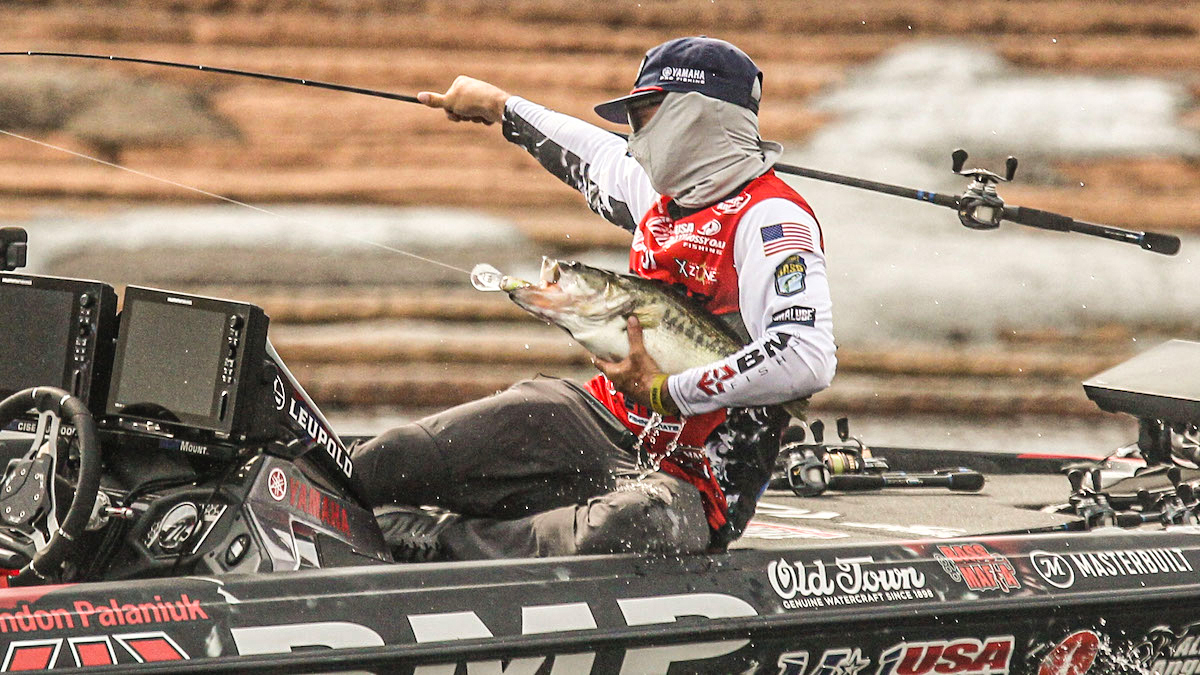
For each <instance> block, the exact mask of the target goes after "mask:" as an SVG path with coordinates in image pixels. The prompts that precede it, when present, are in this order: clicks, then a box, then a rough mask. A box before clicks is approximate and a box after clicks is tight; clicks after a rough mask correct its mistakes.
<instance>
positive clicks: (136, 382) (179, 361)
mask: <svg viewBox="0 0 1200 675" xmlns="http://www.w3.org/2000/svg"><path fill="white" fill-rule="evenodd" d="M125 311H126V312H129V313H130V314H129V320H128V324H127V326H128V328H127V329H125V328H123V330H127V331H128V332H127V334H126V335H123V336H122V337H121V339H122V342H124V343H125V351H124V355H123V360H122V362H121V367H120V375H119V376H120V378H121V379H120V381H119V382H118V383H117V388H116V389H117V398H116V401H115V403H116V405H117V406H119V407H123V408H125V409H127V410H128V409H131V408H133V407H135V406H136V407H137V409H139V410H140V412H139V414H145V413H146V412H147V411H153V410H161V409H163V408H165V409H166V411H168V412H170V413H171V415H172V416H178V415H191V416H195V417H209V416H211V415H212V408H213V399H214V392H215V391H216V390H217V387H218V382H219V381H220V376H221V356H222V354H221V348H222V346H223V345H224V336H225V332H224V331H225V321H226V315H225V313H224V312H212V311H207V310H203V309H198V308H196V307H186V306H177V305H170V304H162V303H156V302H130V303H127V306H126V307H125ZM145 416H147V417H152V418H156V419H163V417H162V416H161V415H159V414H153V413H151V414H145ZM165 421H175V420H172V419H166V420H165Z"/></svg>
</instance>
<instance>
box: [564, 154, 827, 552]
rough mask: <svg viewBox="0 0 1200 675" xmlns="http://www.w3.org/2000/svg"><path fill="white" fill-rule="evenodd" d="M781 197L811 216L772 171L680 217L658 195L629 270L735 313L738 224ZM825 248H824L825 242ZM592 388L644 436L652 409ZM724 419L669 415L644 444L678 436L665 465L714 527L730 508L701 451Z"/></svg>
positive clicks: (603, 382)
mask: <svg viewBox="0 0 1200 675" xmlns="http://www.w3.org/2000/svg"><path fill="white" fill-rule="evenodd" d="M777 197H778V198H783V199H787V200H788V201H790V202H793V203H795V204H797V205H798V206H800V207H801V208H803V209H804V210H805V211H807V212H809V214H812V208H811V207H809V205H808V203H807V202H805V201H804V198H803V197H801V196H800V195H799V194H797V193H796V191H795V190H792V188H791V187H789V186H788V185H787V184H786V183H784V182H783V181H782V180H780V179H779V178H778V177H777V176H776V175H775V172H774V171H768V172H767V173H765V174H763V175H762V176H760V177H758V178H756V179H755V180H753V181H751V182H750V183H749V184H748V185H747V186H746V187H745V189H743V190H742V192H741V193H739V194H738V195H737V196H736V197H733V198H731V199H727V200H725V201H723V202H718V203H716V204H714V205H712V206H710V207H708V208H705V209H701V210H700V211H697V212H696V213H692V214H690V215H687V216H685V217H682V218H679V219H678V220H672V218H671V216H670V214H669V213H668V211H667V204H668V202H669V201H670V199H669V198H667V197H661V198H660V199H659V201H658V202H656V203H655V204H654V206H653V207H651V208H650V210H649V211H647V212H646V215H645V216H643V218H642V221H641V223H640V224H639V225H638V228H637V231H636V232H634V235H633V245H632V247H631V249H630V253H629V270H630V271H631V272H632V273H634V274H636V275H637V276H640V277H644V278H647V279H657V280H659V281H662V282H665V283H667V284H670V285H677V286H682V287H683V290H684V291H685V292H686V293H687V295H689V296H692V297H694V298H696V299H697V300H699V301H700V302H702V303H703V304H704V306H705V307H706V308H707V309H708V310H709V311H711V312H712V313H714V314H728V313H730V312H737V311H739V303H738V279H737V271H736V269H735V267H734V260H733V245H734V240H735V234H736V232H737V227H738V223H739V222H740V220H741V218H742V214H744V213H745V212H746V210H747V209H749V208H750V207H751V206H752V205H754V204H756V203H758V202H761V201H763V200H766V199H771V198H777ZM821 247H822V249H823V248H824V242H821ZM587 387H588V390H589V391H590V392H591V393H592V395H594V396H595V397H596V398H597V399H598V400H599V401H600V402H601V403H602V404H604V407H606V408H608V409H609V410H610V411H611V412H612V413H613V414H614V415H616V416H617V419H619V420H621V422H622V423H623V424H624V425H625V426H626V428H628V429H629V430H630V431H632V432H633V433H635V434H639V435H640V434H641V433H642V432H643V430H644V429H645V426H646V424H647V423H648V421H649V417H650V414H651V412H650V410H649V409H648V408H646V407H644V406H641V405H639V404H637V403H633V402H627V401H626V400H625V396H624V395H623V394H621V393H620V392H618V391H616V389H614V388H613V386H612V383H611V382H609V381H608V378H606V377H604V376H603V375H597V376H596V377H595V378H593V379H592V380H591V381H589V382H588V383H587ZM724 421H725V411H724V410H717V411H714V412H710V413H705V414H703V415H697V416H694V417H689V418H686V419H682V420H681V419H680V418H678V417H673V416H672V417H667V418H665V419H664V420H663V422H662V424H660V425H659V427H658V428H657V430H653V431H651V432H650V434H649V435H648V436H647V438H646V439H645V442H644V445H643V447H644V449H645V450H646V451H647V452H649V453H650V454H651V455H655V456H660V457H661V456H662V455H664V454H665V453H666V452H667V448H668V446H669V445H670V443H671V441H673V440H677V446H678V447H677V448H676V449H675V450H674V451H673V452H671V454H670V455H669V456H667V457H665V458H664V459H663V461H662V465H661V469H662V470H663V471H664V472H666V473H669V474H671V475H673V476H676V477H678V478H681V479H683V480H686V481H688V482H689V483H691V484H692V485H694V486H696V488H697V489H698V490H699V491H700V494H701V497H702V499H703V502H704V510H705V514H706V515H707V516H708V523H709V526H710V527H712V528H713V529H717V528H720V527H721V526H722V525H724V524H725V521H726V517H725V514H726V512H727V507H726V502H725V495H724V493H723V492H722V491H721V488H720V486H719V485H718V484H717V481H716V478H715V477H714V476H713V474H712V470H711V467H710V466H709V462H708V458H707V456H706V455H705V454H704V451H703V448H704V446H705V443H706V441H707V439H708V436H709V435H710V434H711V433H712V432H713V430H714V429H716V428H717V427H718V426H720V424H721V423H722V422H724Z"/></svg>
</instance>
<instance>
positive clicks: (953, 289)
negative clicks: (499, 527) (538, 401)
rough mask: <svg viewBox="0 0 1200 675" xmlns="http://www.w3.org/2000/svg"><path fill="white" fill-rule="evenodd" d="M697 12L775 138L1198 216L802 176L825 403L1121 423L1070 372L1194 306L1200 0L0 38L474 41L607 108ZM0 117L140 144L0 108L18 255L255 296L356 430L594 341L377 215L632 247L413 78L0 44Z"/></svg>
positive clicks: (1146, 337) (391, 71)
mask: <svg viewBox="0 0 1200 675" xmlns="http://www.w3.org/2000/svg"><path fill="white" fill-rule="evenodd" d="M683 34H707V35H711V36H714V37H721V38H724V39H728V40H730V41H732V42H735V43H736V44H738V45H739V46H741V47H742V48H743V49H745V50H746V51H747V52H748V53H749V54H751V55H752V56H753V57H754V58H755V60H756V61H757V62H758V64H759V65H760V66H761V67H762V69H763V70H764V71H765V73H766V79H765V92H764V105H763V110H762V114H761V123H762V129H763V135H764V137H766V138H771V139H776V140H780V141H781V142H783V143H784V144H785V145H786V146H787V147H788V149H789V154H788V155H787V156H786V157H785V161H789V162H792V163H796V164H802V165H805V166H810V167H812V168H818V169H824V170H829V171H837V172H843V173H850V174H853V175H858V176H863V177H866V178H872V179H876V180H883V181H888V182H894V183H899V184H903V185H908V186H911V187H919V188H926V189H933V190H939V191H946V192H951V193H955V192H959V191H961V190H962V189H963V188H964V187H965V184H966V182H965V181H964V180H962V179H960V178H958V177H955V176H953V175H951V174H950V172H949V154H950V151H951V150H952V149H954V148H955V147H964V148H966V149H968V150H969V151H971V159H970V160H969V161H968V164H971V165H976V164H979V165H983V166H986V167H989V168H994V169H998V168H999V167H1000V166H1001V165H1002V163H1003V158H1004V156H1005V155H1007V154H1010V153H1011V154H1014V155H1016V156H1017V157H1019V158H1020V160H1021V163H1022V164H1021V168H1020V169H1019V170H1018V173H1017V181H1016V182H1015V183H1014V184H1012V185H1005V186H1002V187H1001V195H1002V196H1003V197H1004V198H1005V199H1006V200H1007V201H1008V202H1009V203H1012V204H1020V205H1025V206H1030V207H1036V208H1043V209H1049V210H1054V211H1058V212H1061V213H1066V214H1069V215H1072V216H1075V217H1076V218H1080V219H1086V220H1092V221H1095V222H1103V223H1110V224H1114V225H1119V226H1122V227H1128V228H1133V229H1153V230H1158V231H1165V232H1171V233H1174V234H1178V235H1180V236H1181V237H1183V238H1184V250H1183V252H1182V253H1181V254H1180V255H1179V256H1176V257H1174V258H1166V257H1163V256H1158V255H1155V254H1151V253H1148V252H1144V251H1140V250H1138V249H1137V248H1135V247H1132V246H1128V245H1122V244H1117V243H1112V242H1105V241H1100V240H1091V239H1090V238H1085V237H1082V236H1079V235H1064V234H1055V233H1042V232H1037V231H1019V230H1018V227H1019V226H1015V225H1007V226H1005V227H1004V228H1002V229H1001V230H1000V231H999V232H972V231H967V230H965V229H964V228H962V227H961V226H960V225H959V224H958V222H957V218H956V217H955V214H954V213H953V212H951V211H949V210H946V209H939V208H936V207H933V206H930V205H927V204H920V203H916V202H908V201H906V200H901V199H898V198H894V197H886V196H880V195H874V194H871V193H866V192H862V191H858V190H852V189H849V188H845V187H840V186H831V185H824V184H819V183H816V182H813V181H810V180H805V179H795V180H793V181H792V183H793V185H795V186H796V187H797V189H799V190H800V191H801V193H802V194H805V195H806V196H807V197H808V198H809V200H810V201H811V202H812V203H813V205H814V207H815V208H816V210H817V213H818V216H819V217H820V218H821V220H822V223H823V225H824V227H825V230H826V237H827V245H828V252H829V259H830V266H831V275H832V279H833V284H834V293H835V307H836V309H837V313H836V314H835V327H836V332H837V334H838V337H839V342H840V352H839V362H840V366H839V374H838V378H837V380H836V381H835V383H834V386H833V387H832V388H831V389H829V390H828V391H826V392H824V393H822V394H820V395H818V396H817V397H815V398H814V401H813V403H814V408H815V410H816V411H818V414H820V415H821V416H830V417H832V416H834V415H841V414H850V415H851V416H852V417H853V418H856V419H860V420H863V424H865V425H866V426H865V429H864V427H863V426H861V425H860V426H859V427H858V430H859V431H864V433H866V435H867V436H868V438H867V440H868V441H869V442H870V441H875V442H884V443H889V442H905V443H914V444H921V445H938V444H943V445H944V444H966V445H975V446H995V447H1010V446H1011V445H1013V444H1014V443H1017V441H1015V440H1014V439H1015V438H1017V437H1020V438H1021V439H1023V440H1021V441H1020V444H1021V445H1022V447H1029V448H1036V449H1046V450H1051V449H1055V448H1058V447H1061V445H1056V443H1058V442H1060V441H1061V442H1066V443H1067V444H1068V445H1070V444H1072V443H1074V444H1076V445H1081V444H1096V443H1099V444H1102V445H1103V444H1111V443H1115V442H1117V441H1118V440H1120V439H1125V440H1132V437H1129V438H1125V437H1126V436H1129V434H1130V430H1131V429H1132V427H1131V425H1130V423H1129V421H1128V420H1126V419H1122V418H1119V417H1117V416H1113V415H1108V414H1105V413H1101V412H1100V411H1099V410H1098V409H1096V408H1095V406H1094V405H1093V404H1091V403H1090V402H1089V401H1088V400H1087V399H1086V397H1085V396H1084V394H1083V391H1082V389H1081V388H1080V387H1079V384H1078V382H1079V380H1081V379H1083V378H1085V377H1087V376H1090V375H1092V374H1095V373H1097V372H1099V371H1100V370H1103V369H1104V368H1106V367H1108V366H1110V365H1113V364H1115V363H1117V362H1119V361H1121V360H1124V359H1125V358H1128V357H1129V356H1132V355H1134V354H1136V353H1138V352H1139V351H1141V350H1142V349H1145V348H1147V347H1149V346H1152V345H1154V344H1157V343H1158V342H1161V341H1162V340H1164V339H1168V338H1183V339H1194V338H1195V336H1196V335H1197V332H1198V329H1200V296H1198V293H1197V290H1198V289H1200V272H1198V271H1197V269H1196V265H1195V264H1193V263H1192V256H1194V255H1200V253H1197V252H1198V251H1200V248H1197V247H1200V236H1197V235H1198V234H1200V208H1198V207H1200V160H1198V157H1200V102H1198V99H1200V3H1195V2H1179V1H1176V0H1172V1H1166V0H1162V1H1156V0H1151V1H1145V2H1137V3H1128V2H1116V1H1105V0H980V1H978V2H971V3H964V2H951V1H949V0H871V1H867V0H841V1H839V2H828V1H819V2H785V1H783V0H762V1H760V2H734V1H730V0H718V1H715V2H708V1H703V2H700V1H695V0H675V1H664V2H640V3H637V2H630V1H627V0H620V1H617V2H608V3H586V2H584V3H581V2H568V1H566V0H512V1H504V0H493V1H484V0H475V1H470V0H467V1H462V2H452V3H449V2H421V1H417V0H287V1H284V0H194V1H185V0H175V1H170V0H168V1H165V2H164V1H162V0H153V1H152V0H116V1H107V2H100V1H99V0H72V1H69V2H68V1H65V0H63V1H58V0H40V1H34V0H27V1H16V2H12V1H10V2H7V3H4V4H2V5H0V51H9V50H14V51H15V50H21V51H23V50H61V51H82V52H90V53H96V54H118V55H123V56H136V57H142V58H151V59H165V60H176V61H184V62H189V63H199V64H205V65H209V66H224V67H230V68H242V69H249V70H259V71H265V72H270V73H277V74H282V75H291V76H296V77H304V78H309V79H315V80H324V81H329V82H339V83H345V84H351V85H355V86H360V87H368V88H378V89H384V90H389V91H395V92H400V93H409V94H412V93H416V92H417V91H420V90H424V89H434V90H439V91H440V90H444V88H445V87H446V86H448V84H449V83H450V81H451V80H452V79H453V77H454V75H456V74H458V73H467V74H471V75H473V76H476V77H480V78H483V79H487V80H490V81H492V82H494V83H496V84H498V85H500V86H501V87H504V88H506V89H508V90H509V91H511V92H513V93H517V94H520V95H523V96H526V97H527V98H531V99H534V100H537V101H538V102H541V103H544V104H546V105H548V106H550V107H553V108H555V109H558V110H561V111H563V112H567V113H571V114H574V115H578V116H580V117H583V118H584V119H588V120H590V121H593V122H597V123H600V124H603V123H602V122H600V121H599V120H598V118H596V117H595V116H594V114H592V113H591V106H592V105H593V104H594V103H595V102H597V101H600V100H604V99H607V98H610V97H612V96H615V95H619V94H621V93H624V92H625V91H627V90H628V88H629V86H630V83H631V82H632V79H633V77H634V75H635V72H636V67H637V64H638V62H639V60H640V58H641V55H642V53H643V52H644V50H645V49H646V48H647V47H649V46H652V45H654V44H656V43H658V42H660V41H662V40H665V39H668V38H671V37H676V36H679V35H683ZM614 128H615V127H614ZM0 130H3V131H4V132H9V133H15V134H20V135H22V136H25V137H26V138H28V139H33V140H35V141H40V142H42V143H47V144H52V145H54V146H59V147H61V148H65V149H68V150H71V151H74V152H77V153H81V154H84V155H87V156H90V157H94V158H97V159H100V160H103V161H104V162H109V163H116V164H119V165H121V166H125V167H129V168H131V169H135V170H136V171H137V172H140V173H131V172H128V171H121V170H118V169H115V168H113V167H112V166H109V165H105V164H102V163H98V162H95V161H88V160H86V159H82V158H80V157H79V156H76V155H72V154H68V153H65V152H62V151H61V150H58V149H54V148H50V147H46V146H44V145H38V144H35V143H34V142H31V141H30V140H25V139H21V138H16V137H13V136H11V135H0V225H20V226H23V227H26V228H27V229H28V230H29V231H30V237H31V252H32V253H31V254H32V257H33V261H32V264H31V270H33V271H38V272H44V273H53V274H66V275H72V276H82V277H89V278H100V279H104V280H106V281H109V282H110V283H114V284H115V285H118V286H121V285H124V284H128V283H136V284H144V285H154V286H160V287H161V286H168V287H171V288H176V289H179V290H184V291H192V292H204V293H209V294H214V295H220V296H223V297H233V298H238V299H247V300H251V301H254V302H257V303H259V304H261V305H262V306H264V308H265V309H266V310H267V312H268V313H269V314H270V315H271V317H272V322H273V323H272V330H273V341H274V343H275V344H276V346H277V347H278V349H279V351H280V352H281V354H282V355H283V356H284V357H285V359H287V361H288V363H289V365H291V367H292V369H293V371H294V372H296V374H297V376H298V377H299V378H300V379H301V380H302V382H303V383H304V384H305V386H306V387H307V388H308V389H309V392H310V393H311V394H312V395H313V397H314V398H315V399H316V400H317V402H318V403H320V404H321V405H322V406H324V407H326V408H327V409H328V410H331V411H335V412H336V413H337V414H339V415H341V419H343V420H345V424H347V425H348V426H351V427H354V430H355V431H357V430H372V429H375V428H378V427H379V426H381V425H384V424H387V423H390V422H391V421H393V420H395V419H397V418H404V417H407V416H410V415H414V414H419V413H420V412H422V411H425V410H429V409H433V408H437V407H441V406H445V405H449V404H453V403H455V402H458V401H462V400H467V399H470V398H474V397H478V396H481V395H485V394H488V393H490V392H493V391H495V390H497V389H500V388H502V387H504V386H506V385H507V384H508V383H510V382H512V381H514V380H516V379H518V378H521V377H525V376H528V375H531V374H533V373H535V372H545V373H553V374H565V375H578V376H584V375H586V374H587V373H588V368H587V360H586V355H585V354H584V353H583V352H582V350H581V349H580V348H579V347H578V346H576V345H573V344H572V343H571V342H570V341H569V340H568V339H567V338H566V336H564V335H562V334H561V333H560V332H558V331H557V330H556V329H552V328H549V327H546V326H543V325H540V324H539V323H537V322H536V321H533V320H531V319H529V318H528V317H526V316H524V315H523V313H522V312H521V311H520V310H518V309H516V308H515V307H513V306H511V305H510V304H509V303H508V302H507V300H506V299H504V298H503V297H496V296H490V295H485V294H481V293H478V292H476V291H474V290H472V289H471V288H470V286H469V285H468V284H467V283H466V277H465V275H464V274H462V272H461V271H458V270H455V269H450V268H447V267H444V266H439V265H435V264H430V263H428V262H423V261H420V260H416V259H413V258H410V257H407V256H404V255H401V254H399V253H396V252H394V251H390V250H384V249H383V248H380V246H379V245H383V246H386V247H389V248H392V249H401V250H404V251H408V252H412V253H417V254H419V255H421V256H424V257H427V258H430V259H433V260H436V261H438V262H441V263H446V264H449V265H450V266H451V267H453V268H461V269H469V268H470V267H471V266H472V265H473V264H475V263H476V262H483V261H486V262H490V263H492V264H494V265H496V266H497V267H500V268H501V269H505V270H506V271H513V272H516V273H531V271H532V270H533V269H534V268H535V267H536V264H537V261H538V259H539V258H540V257H541V256H542V255H552V256H571V257H578V258H581V259H584V260H588V261H591V262H601V263H606V264H610V265H614V266H620V265H621V259H622V250H623V249H624V247H626V246H627V243H628V242H627V235H625V234H624V233H623V232H621V231H620V230H617V229H616V228H612V227H610V226H607V225H606V224H605V223H604V222H603V221H601V220H599V219H598V218H597V217H596V216H594V215H592V214H591V213H590V212H589V211H588V210H587V209H586V208H585V206H584V203H583V200H582V198H581V197H580V196H579V195H578V194H577V193H575V192H573V191H572V190H570V189H569V188H567V187H565V186H563V185H561V184H560V183H558V182H557V181H556V180H555V179H553V178H552V177H550V176H548V175H546V174H545V173H544V172H543V171H542V170H541V169H540V167H538V165H537V164H536V163H535V162H534V161H533V160H532V159H531V158H529V157H527V156H526V155H525V154H523V153H522V152H520V151H518V150H516V149H515V148H513V147H512V146H510V145H509V144H507V143H505V142H504V141H503V140H502V139H501V138H500V135H499V133H498V131H497V129H495V128H486V127H482V126H479V125H470V124H450V123H448V122H447V121H446V120H445V118H444V116H442V115H441V114H440V113H438V112H435V111H429V110H425V109H422V108H420V107H417V106H414V105H411V104H405V103H398V102H394V101H387V100H382V99H375V98H367V97H362V96H353V95H349V94H343V93H337V92H330V91H322V90H317V89H311V88H303V87H297V86H290V85H283V84H277V83H270V82H263V81H258V80H248V79H242V78H232V77H228V76H223V75H218V74H203V73H197V72H191V71H183V70H171V69H162V68H150V67H146V66H132V65H123V64H118V63H104V62H101V63H97V62H84V61H67V60H54V59H34V58H30V57H25V56H6V57H2V58H0ZM145 174H148V175H150V176H154V177H157V178H158V179H161V180H154V179H151V178H149V177H147V175H145ZM181 185H184V186H190V187H191V188H195V189H186V188H184V187H181ZM206 193H213V194H219V195H222V196H225V197H227V198H230V199H233V200H237V201H240V202H244V203H247V204H250V205H253V206H254V207H257V208H259V209H265V211H266V212H263V211H261V210H259V211H255V210H251V209H247V208H245V207H242V206H235V205H231V204H228V203H225V202H222V201H219V200H217V199H215V198H214V197H212V196H211V194H206ZM1022 229H1023V228H1022ZM984 429H987V430H990V431H989V432H988V434H983V432H982V431H980V430H984ZM981 434H982V435H981ZM989 434H990V435H989ZM1080 434H1082V436H1081V435H1080ZM1064 439H1065V440H1064Z"/></svg>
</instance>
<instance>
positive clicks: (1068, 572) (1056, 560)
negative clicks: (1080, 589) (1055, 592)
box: [1029, 551, 1075, 588]
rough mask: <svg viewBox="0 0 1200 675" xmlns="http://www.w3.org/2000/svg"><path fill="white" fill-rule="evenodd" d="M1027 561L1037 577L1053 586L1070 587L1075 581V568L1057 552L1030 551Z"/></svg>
mask: <svg viewBox="0 0 1200 675" xmlns="http://www.w3.org/2000/svg"><path fill="white" fill-rule="evenodd" d="M1029 563H1030V564H1031V565H1033V569H1034V571H1035V572H1037V574H1038V576H1039V577H1041V578H1042V579H1044V580H1045V581H1046V583H1048V584H1050V585H1051V586H1053V587H1055V588H1070V587H1071V586H1072V585H1073V584H1074V583H1075V570H1074V569H1073V568H1072V567H1071V563H1069V562H1067V559H1066V558H1064V557H1062V556H1061V555H1059V554H1057V553H1047V552H1046V551H1030V552H1029Z"/></svg>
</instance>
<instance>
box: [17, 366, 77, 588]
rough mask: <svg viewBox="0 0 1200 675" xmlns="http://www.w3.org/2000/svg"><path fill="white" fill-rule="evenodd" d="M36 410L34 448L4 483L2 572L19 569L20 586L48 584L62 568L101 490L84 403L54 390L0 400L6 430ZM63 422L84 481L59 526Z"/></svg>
mask: <svg viewBox="0 0 1200 675" xmlns="http://www.w3.org/2000/svg"><path fill="white" fill-rule="evenodd" d="M31 409H32V410H35V411H36V412H37V414H38V425H37V431H35V432H34V439H33V445H32V446H31V447H30V448H29V452H27V453H25V455H24V456H22V457H21V458H19V459H14V460H11V461H10V462H9V463H8V468H7V469H6V470H5V472H4V478H3V481H0V567H5V568H8V569H15V570H19V572H18V573H17V574H16V576H13V577H11V578H10V579H9V584H11V585H14V586H24V585H32V584H37V583H43V582H45V581H47V580H48V576H47V575H49V574H50V573H52V572H54V571H55V570H57V569H58V566H59V565H60V564H62V562H63V560H65V559H66V557H67V554H68V553H70V552H71V550H72V549H73V548H74V546H75V541H76V539H77V538H78V537H79V535H80V534H81V533H82V532H83V528H84V526H85V525H87V522H88V519H89V518H90V517H91V515H92V510H93V509H94V508H95V505H96V493H97V491H98V490H99V489H100V441H99V438H98V437H97V436H96V423H95V421H93V420H92V414H91V413H90V412H89V411H88V409H87V406H85V405H84V404H83V401H81V400H79V399H78V398H75V397H74V396H71V395H70V394H68V393H67V392H65V391H63V390H62V389H55V388H54V387H34V388H32V389H24V390H22V391H19V392H17V393H15V394H13V395H12V396H9V397H8V398H6V399H4V400H3V401H0V429H4V428H5V427H6V426H8V425H9V423H10V422H12V421H13V420H14V419H16V418H17V417H19V416H20V415H22V414H24V413H26V412H28V411H29V410H31ZM63 422H67V423H69V424H71V425H72V426H73V427H74V428H75V438H76V440H77V441H78V443H79V477H78V481H77V484H76V486H75V496H74V497H73V498H72V499H71V506H70V508H68V509H67V513H66V515H65V516H64V517H63V519H62V523H61V524H59V522H58V514H57V513H56V511H57V509H56V504H55V497H54V492H55V491H54V476H55V470H56V468H57V463H58V444H59V432H60V430H61V425H62V423H63Z"/></svg>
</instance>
